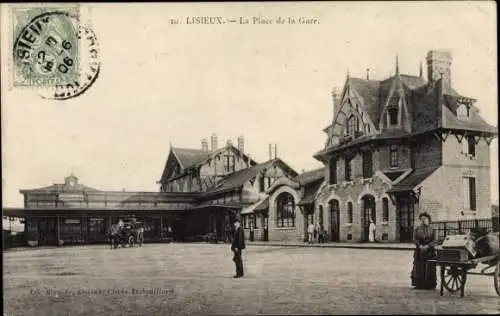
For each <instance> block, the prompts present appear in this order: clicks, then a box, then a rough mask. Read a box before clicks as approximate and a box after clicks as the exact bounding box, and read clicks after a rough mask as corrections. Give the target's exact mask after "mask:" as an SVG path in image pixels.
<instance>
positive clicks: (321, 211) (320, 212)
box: [318, 205, 323, 225]
mask: <svg viewBox="0 0 500 316" xmlns="http://www.w3.org/2000/svg"><path fill="white" fill-rule="evenodd" d="M318 222H319V224H320V225H323V206H321V205H320V206H319V218H318Z"/></svg>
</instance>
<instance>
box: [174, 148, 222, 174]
mask: <svg viewBox="0 0 500 316" xmlns="http://www.w3.org/2000/svg"><path fill="white" fill-rule="evenodd" d="M172 152H173V153H174V155H175V156H176V157H177V159H178V160H179V163H180V164H181V166H182V167H183V168H184V169H186V168H190V167H193V166H195V165H198V164H200V163H202V162H203V161H205V160H207V159H208V158H210V156H211V155H212V154H214V152H210V151H203V150H201V149H192V148H177V147H176V148H174V147H172Z"/></svg>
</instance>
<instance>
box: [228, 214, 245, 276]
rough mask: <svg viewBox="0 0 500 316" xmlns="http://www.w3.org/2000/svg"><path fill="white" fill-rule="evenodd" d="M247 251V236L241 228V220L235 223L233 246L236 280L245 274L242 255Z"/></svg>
mask: <svg viewBox="0 0 500 316" xmlns="http://www.w3.org/2000/svg"><path fill="white" fill-rule="evenodd" d="M243 249H245V234H244V232H243V228H241V226H240V221H239V219H236V220H235V221H234V237H233V243H232V245H231V250H232V251H233V253H234V257H233V261H234V264H235V265H236V275H235V276H234V278H241V277H242V276H243V275H244V273H243V260H242V258H241V253H242V251H243Z"/></svg>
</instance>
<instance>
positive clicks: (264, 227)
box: [262, 214, 269, 241]
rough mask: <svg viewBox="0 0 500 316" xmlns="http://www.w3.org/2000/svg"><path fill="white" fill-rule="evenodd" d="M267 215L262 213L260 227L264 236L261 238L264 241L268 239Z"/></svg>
mask: <svg viewBox="0 0 500 316" xmlns="http://www.w3.org/2000/svg"><path fill="white" fill-rule="evenodd" d="M267 225H268V217H267V214H263V215H262V227H263V229H264V236H263V240H264V241H269V232H268V226H267Z"/></svg>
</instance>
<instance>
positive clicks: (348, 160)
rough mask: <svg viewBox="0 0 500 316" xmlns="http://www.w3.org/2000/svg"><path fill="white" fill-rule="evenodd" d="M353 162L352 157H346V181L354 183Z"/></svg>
mask: <svg viewBox="0 0 500 316" xmlns="http://www.w3.org/2000/svg"><path fill="white" fill-rule="evenodd" d="M351 162H352V157H346V158H345V160H344V172H345V181H352V173H351V171H352V170H351Z"/></svg>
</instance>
